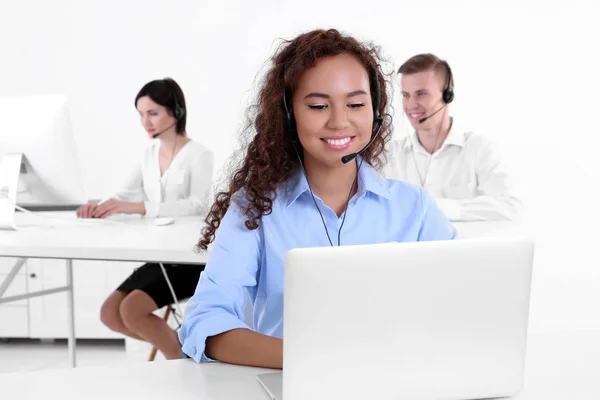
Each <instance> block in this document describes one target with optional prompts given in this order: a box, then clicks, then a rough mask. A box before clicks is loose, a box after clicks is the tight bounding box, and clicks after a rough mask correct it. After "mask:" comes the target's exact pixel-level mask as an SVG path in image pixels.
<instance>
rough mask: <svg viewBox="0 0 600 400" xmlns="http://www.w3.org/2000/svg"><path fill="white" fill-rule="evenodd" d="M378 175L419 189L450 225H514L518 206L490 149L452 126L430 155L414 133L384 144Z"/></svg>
mask: <svg viewBox="0 0 600 400" xmlns="http://www.w3.org/2000/svg"><path fill="white" fill-rule="evenodd" d="M388 148H389V150H388V157H387V162H386V165H385V167H384V168H383V170H382V175H384V176H385V177H386V178H390V179H398V180H401V181H405V182H408V183H411V184H414V185H418V186H421V187H423V188H425V189H426V190H427V191H428V193H429V194H430V195H431V196H432V197H434V198H435V199H436V201H437V203H438V205H439V206H440V208H441V209H442V211H443V212H444V214H445V215H446V217H447V218H448V219H450V220H451V221H486V220H519V219H521V218H522V217H523V215H522V211H523V205H522V203H521V201H520V200H519V199H518V198H517V197H516V195H515V193H514V189H515V180H514V176H513V174H512V173H511V172H510V169H509V168H508V166H507V165H506V163H505V161H504V160H503V157H502V155H501V154H500V151H499V149H498V147H497V146H496V144H495V143H493V142H492V141H491V140H489V139H488V138H486V137H485V136H483V135H477V134H474V133H472V132H469V131H464V130H461V129H460V127H458V126H456V123H455V121H453V123H452V127H451V128H450V132H449V133H448V136H447V137H446V139H445V140H444V143H443V144H442V146H441V148H440V149H439V150H437V151H436V152H435V153H433V154H429V153H428V152H427V150H425V149H424V148H423V146H421V144H420V143H419V140H418V138H417V134H416V132H414V131H413V133H412V134H411V135H409V136H406V137H403V138H402V139H400V140H397V141H393V142H390V144H389V147H388Z"/></svg>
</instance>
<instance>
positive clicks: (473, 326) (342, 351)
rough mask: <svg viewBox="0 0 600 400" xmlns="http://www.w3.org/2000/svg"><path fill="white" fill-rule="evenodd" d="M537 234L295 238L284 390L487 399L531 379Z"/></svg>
mask: <svg viewBox="0 0 600 400" xmlns="http://www.w3.org/2000/svg"><path fill="white" fill-rule="evenodd" d="M532 265H533V241H532V239H531V238H528V237H519V238H484V239H463V240H454V241H435V242H417V243H397V244H387V245H364V246H344V247H335V248H310V249H294V250H291V251H290V252H288V254H287V255H286V259H285V278H284V281H285V284H284V296H285V297H284V330H283V336H284V342H283V343H284V345H283V346H284V347H283V352H284V356H283V374H281V373H275V374H273V373H270V374H262V375H259V377H258V378H259V381H260V383H261V384H262V385H263V386H264V387H265V389H266V391H267V393H268V394H269V395H270V397H271V398H273V399H275V400H283V399H285V400H306V399H311V400H318V399H328V400H331V399H345V400H347V399H361V400H362V399H370V398H373V399H375V398H376V399H401V398H402V399H446V400H452V399H479V398H490V397H503V396H513V395H515V394H517V393H518V392H519V391H520V390H521V388H522V386H523V374H524V359H525V345H526V337H527V323H528V314H529V296H530V287H531V275H532Z"/></svg>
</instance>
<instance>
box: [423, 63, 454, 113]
mask: <svg viewBox="0 0 600 400" xmlns="http://www.w3.org/2000/svg"><path fill="white" fill-rule="evenodd" d="M441 64H443V65H444V66H445V67H446V72H447V73H448V83H447V85H446V88H444V91H443V92H442V101H443V102H444V105H442V106H441V107H440V108H438V109H437V110H435V111H434V112H433V113H431V114H429V115H428V116H426V117H423V118H421V119H420V120H419V123H420V124H422V123H423V122H425V121H427V120H428V119H429V118H431V117H433V116H434V115H435V114H437V113H438V112H440V111H442V110H443V109H444V108H445V107H446V106H447V105H448V104H450V103H452V100H454V77H453V76H452V70H451V69H450V65H449V64H448V63H447V62H446V61H441Z"/></svg>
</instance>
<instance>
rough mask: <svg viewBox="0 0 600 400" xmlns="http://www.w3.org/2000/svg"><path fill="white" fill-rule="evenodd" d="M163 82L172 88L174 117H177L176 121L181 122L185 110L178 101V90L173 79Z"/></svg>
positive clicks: (166, 79)
mask: <svg viewBox="0 0 600 400" xmlns="http://www.w3.org/2000/svg"><path fill="white" fill-rule="evenodd" d="M163 82H164V83H166V84H167V85H168V86H169V87H170V88H171V94H172V95H173V117H175V120H177V121H180V120H181V119H182V118H183V116H184V115H185V109H184V108H183V107H181V106H180V105H179V102H178V101H177V90H176V87H175V85H174V84H173V80H172V79H171V78H165V79H163Z"/></svg>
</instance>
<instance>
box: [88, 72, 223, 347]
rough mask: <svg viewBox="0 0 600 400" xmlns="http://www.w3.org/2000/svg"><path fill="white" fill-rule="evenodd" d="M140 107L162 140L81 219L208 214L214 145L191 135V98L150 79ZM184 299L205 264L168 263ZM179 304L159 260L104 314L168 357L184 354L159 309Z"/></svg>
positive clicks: (111, 300) (139, 272)
mask: <svg viewBox="0 0 600 400" xmlns="http://www.w3.org/2000/svg"><path fill="white" fill-rule="evenodd" d="M135 106H136V108H137V110H138V112H139V113H140V116H141V122H142V125H143V127H144V128H145V129H146V132H147V133H148V136H149V137H150V138H152V139H155V138H158V139H159V140H157V141H155V142H153V143H152V144H151V145H150V146H149V147H148V148H147V149H146V150H145V152H144V154H143V156H142V159H141V160H140V162H139V163H138V165H137V166H136V168H135V169H134V171H133V173H132V174H131V176H130V177H129V178H128V179H127V181H126V183H125V185H124V187H123V188H122V190H120V191H119V192H118V193H116V194H115V195H114V196H112V197H111V198H110V199H109V200H107V201H104V202H101V203H100V204H92V203H90V204H86V205H84V206H82V207H81V208H80V209H79V210H77V215H78V217H80V218H106V217H108V216H110V215H112V214H115V213H124V214H141V215H143V216H144V217H146V218H154V217H173V216H184V215H203V214H204V213H205V212H206V211H207V210H206V208H207V205H208V195H209V192H210V187H211V183H212V174H213V162H214V156H213V153H212V151H210V150H209V149H208V148H206V147H204V146H203V145H201V144H200V143H198V142H195V141H193V140H191V139H190V138H188V137H187V136H186V132H185V125H186V117H187V112H186V111H187V110H186V105H185V97H184V95H183V91H182V90H181V88H180V87H179V85H178V84H177V83H176V82H175V81H174V80H172V79H170V78H167V79H161V80H155V81H152V82H149V83H147V84H146V85H145V86H144V87H143V88H142V89H141V90H140V92H139V93H138V95H137V96H136V98H135ZM164 267H165V269H166V271H167V275H168V277H169V280H170V281H171V284H172V285H173V289H174V291H175V294H176V296H177V299H178V300H183V299H186V298H189V297H191V296H192V295H193V294H194V291H195V289H196V285H197V283H198V279H199V278H200V273H201V272H202V271H203V270H204V265H173V264H164ZM172 302H173V297H172V295H171V292H170V289H169V287H168V284H167V282H166V280H165V278H164V275H163V273H162V271H161V269H160V266H159V265H158V264H154V263H147V264H144V265H142V266H141V267H140V268H138V269H136V270H135V271H134V272H133V274H132V275H131V276H130V277H129V278H127V279H126V280H125V281H124V282H123V283H122V284H121V285H120V286H119V287H118V288H117V289H116V290H115V291H114V292H113V293H112V294H111V295H110V296H109V297H108V299H107V300H106V301H105V302H104V304H103V305H102V310H101V313H100V317H101V319H102V322H103V323H104V324H105V325H106V326H107V327H108V328H110V329H112V330H113V331H117V332H120V333H123V334H125V335H127V336H130V337H132V338H135V339H139V340H145V341H148V342H150V343H152V344H153V345H154V346H155V347H156V348H157V349H158V350H159V351H161V352H162V353H163V354H164V355H165V357H166V358H167V359H177V358H181V357H182V352H181V345H180V343H179V339H178V337H177V333H176V332H175V331H174V330H172V329H171V328H170V327H169V326H168V325H167V323H166V322H164V321H163V320H162V319H161V318H159V317H157V316H155V315H154V314H153V311H155V310H157V309H159V308H161V307H164V306H165V305H167V304H170V303H172Z"/></svg>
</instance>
